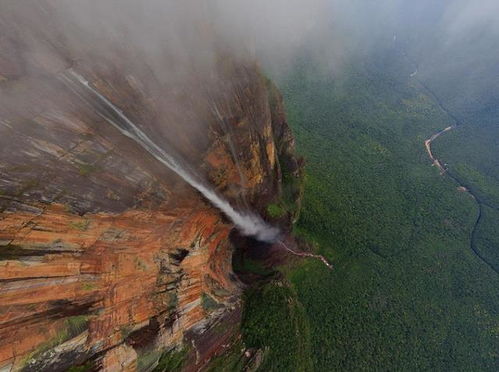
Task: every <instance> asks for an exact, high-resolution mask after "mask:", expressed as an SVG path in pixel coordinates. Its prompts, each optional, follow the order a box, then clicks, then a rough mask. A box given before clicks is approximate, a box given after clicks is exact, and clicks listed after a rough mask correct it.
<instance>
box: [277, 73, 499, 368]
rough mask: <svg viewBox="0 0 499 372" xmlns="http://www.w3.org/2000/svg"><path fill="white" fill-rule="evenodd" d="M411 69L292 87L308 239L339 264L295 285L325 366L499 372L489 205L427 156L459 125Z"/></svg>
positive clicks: (303, 228) (311, 265)
mask: <svg viewBox="0 0 499 372" xmlns="http://www.w3.org/2000/svg"><path fill="white" fill-rule="evenodd" d="M401 70H403V67H400V65H397V64H394V65H393V66H390V65H388V66H387V65H385V66H383V70H382V71H378V70H376V68H375V67H373V65H372V64H369V63H366V64H364V66H362V65H359V66H358V68H356V69H355V70H354V69H351V70H350V71H345V73H344V75H343V76H342V77H341V78H337V79H335V80H333V79H330V78H329V79H328V78H324V77H319V76H317V74H316V73H314V72H311V71H313V68H308V67H307V66H301V67H300V68H299V69H298V70H297V72H296V73H295V74H294V75H293V79H291V80H289V81H287V82H285V84H283V88H284V89H283V91H284V93H285V100H286V103H287V109H288V115H289V117H288V119H289V121H290V123H291V125H292V127H293V130H294V133H295V136H296V138H297V144H298V148H299V151H300V152H301V154H302V155H304V156H305V158H306V159H307V169H306V170H307V175H306V180H305V199H304V205H303V209H302V216H301V219H300V221H299V223H298V225H297V227H296V230H297V232H298V233H299V234H301V235H303V236H304V237H305V238H307V239H309V240H311V241H314V242H316V243H318V244H319V246H320V253H321V254H323V255H325V256H327V257H328V258H329V259H331V260H332V261H333V263H334V264H335V269H334V270H333V271H329V270H327V269H325V268H324V266H323V265H322V264H321V263H320V262H317V261H307V262H305V263H304V264H303V265H302V266H301V267H299V268H297V269H295V270H292V271H291V272H290V273H289V274H288V275H289V278H290V280H291V282H292V283H293V285H294V287H295V288H296V291H297V293H298V298H299V300H300V301H301V302H302V304H303V306H304V308H305V311H306V313H307V315H308V318H309V321H310V326H311V334H312V350H313V356H314V369H315V370H318V371H331V370H352V371H353V370H377V369H381V370H407V369H413V370H452V371H459V370H463V371H465V370H494V369H495V367H496V366H497V364H498V363H499V353H498V352H497V350H499V338H498V334H497V329H498V328H497V327H498V326H499V317H498V315H499V297H498V293H499V279H498V277H497V274H496V273H494V272H493V271H492V270H490V269H489V268H488V267H487V266H486V265H484V264H483V262H481V261H480V260H479V259H478V258H477V257H476V256H475V255H474V254H473V252H472V250H471V249H470V239H469V238H470V234H471V229H472V227H473V225H474V222H475V220H476V217H477V213H478V211H477V206H476V204H475V203H474V201H473V199H472V198H471V197H470V196H469V195H468V194H466V193H462V192H459V191H457V190H456V186H457V185H456V184H455V183H454V182H453V181H452V180H451V179H449V178H447V177H441V176H440V175H439V174H438V172H437V170H436V169H434V168H432V167H431V166H430V161H429V160H428V157H427V154H426V153H425V150H424V147H423V141H424V140H425V139H426V138H428V137H429V136H430V135H431V134H433V133H434V132H436V131H437V130H439V129H442V128H444V127H446V126H448V125H450V124H452V122H453V120H452V119H451V118H450V117H449V116H448V115H447V114H446V113H445V112H444V111H442V110H441V109H440V108H439V106H438V105H437V104H436V102H435V101H434V100H433V99H432V97H431V96H429V95H428V94H427V92H426V91H425V90H424V89H423V88H422V87H421V86H419V84H418V83H417V82H415V81H413V80H408V79H407V78H400V76H408V75H409V74H406V72H405V71H402V72H401ZM442 138H445V136H443V137H442ZM439 141H440V139H439ZM489 212H490V211H489ZM496 247H497V245H496Z"/></svg>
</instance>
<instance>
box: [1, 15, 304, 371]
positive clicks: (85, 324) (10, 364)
mask: <svg viewBox="0 0 499 372" xmlns="http://www.w3.org/2000/svg"><path fill="white" fill-rule="evenodd" d="M0 26H1V24H0ZM4 26H5V25H4ZM10 26H11V25H10ZM4 35H5V34H2V37H0V45H1V46H2V47H1V48H0V77H1V79H0V96H1V98H2V105H1V106H0V212H1V213H0V369H1V370H3V369H2V368H5V370H23V369H24V370H64V369H65V368H67V367H68V366H70V365H78V364H85V363H87V364H89V365H90V364H91V365H92V366H93V368H95V369H103V370H106V371H121V370H130V371H134V370H137V369H138V370H150V369H152V368H153V367H154V366H155V365H156V362H157V360H158V359H159V358H160V356H161V354H162V353H163V352H164V351H167V350H171V349H172V348H174V347H176V346H178V345H180V344H182V343H183V344H184V345H188V346H189V347H190V348H191V351H192V352H191V355H193V358H194V359H195V360H193V361H192V363H190V365H191V366H192V367H190V368H198V367H199V366H202V365H203V361H205V360H207V359H209V358H210V357H211V356H212V355H214V354H215V353H217V352H218V351H219V350H220V348H221V345H223V344H224V343H226V342H227V340H228V339H229V337H231V335H232V333H233V332H234V331H235V330H236V329H237V327H236V326H237V323H238V319H239V298H240V294H241V288H242V285H241V283H240V282H239V281H238V279H237V277H236V276H235V275H234V274H233V272H232V264H231V260H232V249H233V248H232V245H231V242H230V241H229V239H228V236H229V232H230V230H231V228H232V226H231V224H230V223H229V222H228V221H227V220H226V219H225V217H224V216H222V215H221V214H220V212H219V211H218V210H217V209H215V208H214V207H212V206H211V205H210V204H208V202H207V201H206V200H205V199H204V198H203V197H202V196H201V195H200V194H198V193H197V192H195V191H194V190H193V189H192V188H190V187H189V186H188V185H187V184H186V183H185V182H184V181H182V180H181V179H180V178H179V177H178V176H177V175H176V174H174V173H173V172H171V171H170V170H168V169H167V168H165V167H164V166H163V165H161V164H160V163H159V162H158V161H157V160H155V159H154V158H153V157H152V156H150V155H149V154H148V153H147V152H146V151H145V150H144V149H143V148H141V147H140V146H139V145H137V144H136V143H134V142H133V141H131V140H130V139H128V138H126V137H125V136H123V135H122V134H120V133H119V131H117V130H116V129H115V128H113V127H112V126H111V125H109V123H107V122H106V121H105V120H104V119H103V118H102V117H101V116H99V115H98V114H97V113H96V111H95V109H94V108H93V107H92V105H89V104H88V103H85V97H81V94H80V95H79V94H78V92H75V91H74V89H71V87H70V86H69V87H68V85H67V84H66V83H64V81H63V79H61V76H63V74H64V73H65V71H67V70H68V69H69V68H72V69H74V70H76V71H78V72H79V73H81V74H83V75H85V77H86V78H87V79H88V80H89V81H90V83H91V84H92V86H94V87H96V88H97V89H99V91H100V92H101V93H102V94H103V95H105V96H106V97H107V98H108V99H109V100H111V101H112V102H113V103H114V104H115V105H117V106H118V107H119V108H120V109H121V110H123V112H124V113H125V114H126V115H127V116H128V117H130V118H131V119H132V120H134V122H136V123H137V125H139V126H140V127H141V128H142V130H144V132H146V133H147V134H148V135H149V136H151V137H152V138H154V140H155V141H156V143H158V145H160V146H161V147H163V148H165V149H168V150H169V151H172V152H175V153H177V154H178V155H179V156H181V157H183V158H185V159H188V160H189V166H190V167H192V168H193V169H195V170H196V172H198V173H200V174H202V175H203V177H205V178H206V179H207V180H209V183H210V184H212V185H214V186H215V187H216V188H217V190H218V191H219V192H220V193H221V194H223V195H224V196H225V197H226V198H227V199H228V200H230V201H231V203H232V204H233V205H235V206H239V207H241V208H243V207H248V206H250V208H251V209H254V210H259V211H260V213H262V214H265V206H266V205H267V204H268V203H269V202H271V201H272V200H275V199H276V198H278V197H279V195H280V193H281V192H282V188H281V184H280V183H281V179H282V177H281V164H284V163H285V164H286V165H285V166H286V168H287V169H291V170H294V172H295V173H296V170H297V169H298V163H297V162H296V160H295V159H294V157H293V150H292V147H293V140H292V136H291V134H290V132H289V128H288V126H287V124H286V121H285V118H284V114H283V109H282V104H281V100H280V98H279V96H278V94H277V93H276V91H275V89H274V88H273V87H271V86H270V85H269V83H268V82H267V81H266V80H265V79H264V78H263V77H262V76H261V74H260V73H259V71H258V67H257V66H255V65H253V64H251V63H243V62H240V61H236V60H234V59H231V58H228V57H220V60H219V63H218V65H217V67H216V79H211V78H206V76H205V75H204V74H203V72H199V71H196V72H193V73H192V74H190V79H189V80H187V81H186V80H183V81H182V84H179V83H178V82H176V81H169V82H164V81H160V80H159V79H157V78H156V77H155V76H153V73H152V72H150V71H148V70H147V69H144V68H142V67H141V66H130V65H129V64H126V63H125V61H130V60H129V58H128V59H127V58H120V57H124V55H125V54H123V53H125V52H123V51H122V50H119V49H117V50H111V51H109V53H108V54H107V55H106V56H105V57H106V60H105V62H106V63H103V62H102V60H100V61H99V62H95V61H94V59H92V58H90V57H88V58H85V57H84V56H83V57H82V58H80V59H78V60H77V61H75V60H74V59H72V54H71V51H68V50H67V49H66V48H65V46H64V44H63V43H61V44H53V43H51V44H47V45H45V46H44V47H43V48H40V50H38V51H37V53H36V55H34V56H33V58H29V59H26V56H22V55H20V53H18V50H19V39H18V38H16V37H15V36H12V35H10V36H9V35H5V36H4ZM54 56H55V57H54ZM26 61H29V62H26ZM165 68H168V65H167V64H166V65H165ZM212 80H213V81H212ZM193 91H196V92H197V93H196V94H192V92H193ZM285 222H286V221H284V223H285ZM220 324H227V327H222V328H223V330H222V331H218V332H212V333H213V335H212V336H211V337H210V340H209V343H210V345H207V343H206V342H205V343H204V344H203V343H202V342H201V341H199V340H203V334H204V335H206V334H209V332H210V330H213V329H214V327H216V326H219V325H220ZM205 339H206V337H205Z"/></svg>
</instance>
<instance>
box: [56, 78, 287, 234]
mask: <svg viewBox="0 0 499 372" xmlns="http://www.w3.org/2000/svg"><path fill="white" fill-rule="evenodd" d="M62 77H63V81H64V82H65V83H66V84H67V85H68V86H69V87H70V88H71V89H72V90H73V92H75V93H76V94H77V95H78V96H80V97H81V98H82V99H83V100H84V101H85V102H87V103H89V104H90V105H92V103H91V102H89V101H88V100H87V99H86V98H85V97H84V96H83V95H82V94H80V93H79V89H78V87H76V89H75V87H74V85H75V84H78V85H80V86H81V87H84V88H85V89H86V91H87V92H88V93H90V94H91V95H92V96H93V97H94V98H96V99H98V101H99V103H100V104H101V105H103V106H104V107H105V108H106V110H103V109H99V108H98V107H95V105H92V107H93V108H94V109H95V110H96V112H97V114H99V115H100V116H101V117H102V118H103V119H104V120H106V121H107V122H108V123H110V124H111V125H113V126H114V127H115V128H116V129H118V130H119V131H120V132H121V133H122V134H124V135H125V136H127V137H129V138H131V139H132V140H134V141H135V142H136V143H138V144H139V145H140V146H142V147H143V148H144V149H145V150H146V151H147V152H149V153H150V154H151V155H152V156H153V157H154V158H156V159H157V160H158V161H159V162H161V163H162V164H163V165H165V166H167V167H168V168H169V169H171V170H172V171H174V172H175V173H176V174H178V175H179V176H180V177H181V178H182V179H183V180H185V181H186V182H187V183H188V184H189V185H191V186H192V187H194V188H195V189H196V190H197V191H199V192H200V193H201V194H202V195H203V196H204V197H205V198H206V199H208V200H209V201H210V202H211V203H212V204H213V205H214V206H215V207H216V208H218V209H219V210H220V211H222V212H223V213H224V214H225V215H226V216H227V217H228V218H229V219H230V220H231V221H232V222H233V223H234V225H235V226H236V228H237V229H238V230H239V231H240V232H241V233H242V234H243V235H247V236H253V237H255V238H257V239H258V240H261V241H264V242H269V243H274V242H276V241H277V240H278V238H279V234H280V232H279V230H278V229H277V228H275V227H272V226H269V225H268V224H267V223H265V221H263V219H262V218H261V217H260V216H258V215H256V214H254V213H251V212H241V211H237V210H236V209H234V208H233V207H232V206H231V205H230V204H229V202H227V201H226V200H225V199H224V198H223V197H222V196H220V195H219V194H218V193H217V192H216V191H215V190H213V189H212V188H211V187H209V186H208V185H207V184H206V182H205V181H203V180H202V179H201V177H200V176H199V175H197V174H195V173H194V172H193V171H192V170H191V169H189V168H188V167H187V166H183V164H185V161H182V159H181V158H180V157H179V156H178V155H176V156H172V155H171V154H169V153H167V152H166V151H164V150H163V149H162V148H161V147H159V146H158V145H156V144H155V143H154V142H153V141H152V140H151V139H150V138H149V137H148V136H147V135H146V134H145V133H144V132H143V131H142V130H141V129H140V128H139V127H137V126H136V125H135V124H134V123H133V122H132V121H131V120H130V119H128V117H126V116H125V114H124V113H123V111H121V110H120V109H119V108H117V107H116V106H115V105H114V104H113V103H112V102H111V101H109V100H108V99H107V98H106V97H105V96H103V95H102V94H101V93H99V91H97V90H96V89H94V88H93V87H92V86H91V85H90V83H89V82H88V81H87V80H85V79H84V78H83V76H81V75H79V74H78V73H76V72H75V71H74V70H72V69H69V70H67V71H66V72H65V73H64V74H63V75H62ZM106 111H110V112H111V113H112V114H113V115H110V114H109V112H106ZM112 116H114V117H115V119H113V117H112Z"/></svg>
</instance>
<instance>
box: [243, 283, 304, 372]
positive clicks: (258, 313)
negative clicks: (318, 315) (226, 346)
mask: <svg viewBox="0 0 499 372" xmlns="http://www.w3.org/2000/svg"><path fill="white" fill-rule="evenodd" d="M242 335H243V341H244V344H245V345H246V347H250V348H257V349H261V350H265V349H268V348H269V347H270V348H269V351H268V352H267V353H265V357H264V360H263V362H262V364H261V366H260V370H262V371H310V370H311V369H312V358H311V350H310V330H309V326H308V321H307V318H306V316H305V312H304V310H303V307H302V306H301V304H300V303H299V302H298V301H297V298H296V293H295V292H294V290H293V289H292V288H291V287H290V286H289V283H287V281H286V280H282V279H281V280H277V279H275V280H272V281H270V282H269V283H266V284H264V285H262V286H260V287H258V288H251V289H249V290H248V291H247V292H246V293H245V308H244V313H243V321H242Z"/></svg>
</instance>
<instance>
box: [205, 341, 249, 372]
mask: <svg viewBox="0 0 499 372" xmlns="http://www.w3.org/2000/svg"><path fill="white" fill-rule="evenodd" d="M244 349H245V345H244V344H243V342H242V341H241V340H240V339H239V340H237V341H235V342H234V343H233V345H232V346H231V348H230V349H229V350H227V351H225V352H224V353H223V354H222V355H219V356H217V357H215V358H213V359H212V360H210V363H209V365H208V367H207V368H206V370H207V371H210V372H233V371H243V370H244V367H245V366H246V360H245V359H246V358H245V357H244V355H243V353H242V352H241V350H244Z"/></svg>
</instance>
